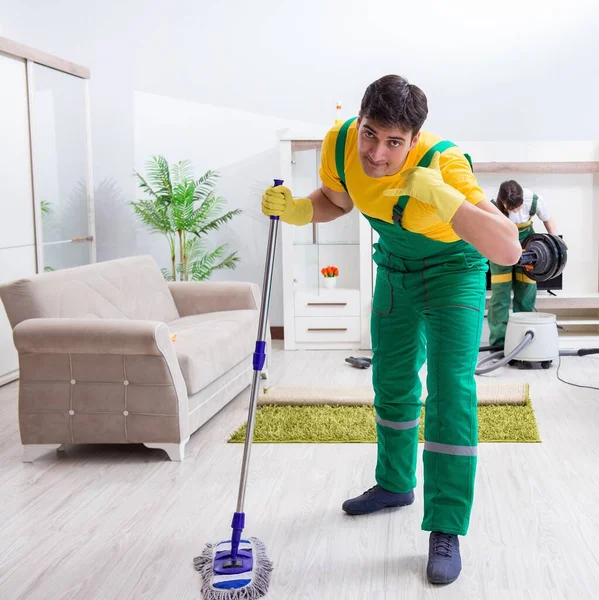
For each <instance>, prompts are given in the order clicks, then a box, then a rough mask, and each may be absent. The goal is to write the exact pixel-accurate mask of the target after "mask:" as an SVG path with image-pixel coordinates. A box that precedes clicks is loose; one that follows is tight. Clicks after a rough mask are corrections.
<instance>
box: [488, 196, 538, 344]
mask: <svg viewBox="0 0 599 600" xmlns="http://www.w3.org/2000/svg"><path fill="white" fill-rule="evenodd" d="M537 200H538V198H537V196H536V195H534V196H533V197H532V205H531V208H530V219H529V220H528V221H527V222H526V223H522V224H519V225H518V230H519V235H520V243H521V244H522V243H524V240H525V239H526V238H527V237H528V236H529V235H532V234H533V233H534V228H533V226H532V220H533V217H534V216H535V214H536V212H537ZM493 203H494V202H493ZM494 204H495V203H494ZM490 266H491V292H492V295H491V301H490V302H489V332H490V335H489V344H491V345H492V346H503V344H504V342H505V331H506V329H507V322H508V319H509V313H510V301H511V296H512V288H513V290H514V312H533V311H534V309H535V302H536V299H537V283H536V281H534V280H533V279H531V278H530V277H528V276H527V275H526V269H525V268H523V267H516V266H509V267H505V266H502V265H497V264H495V263H493V262H490Z"/></svg>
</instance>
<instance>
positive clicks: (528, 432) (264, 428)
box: [229, 399, 541, 444]
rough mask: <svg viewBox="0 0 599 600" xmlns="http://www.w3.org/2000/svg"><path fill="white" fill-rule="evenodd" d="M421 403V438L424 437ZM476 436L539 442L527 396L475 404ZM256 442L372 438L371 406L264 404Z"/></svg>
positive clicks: (236, 436)
mask: <svg viewBox="0 0 599 600" xmlns="http://www.w3.org/2000/svg"><path fill="white" fill-rule="evenodd" d="M425 410H426V408H423V409H422V415H421V420H420V431H419V441H420V442H423V441H424V414H425ZM246 425H247V424H244V425H242V426H241V427H240V428H239V429H238V430H237V431H235V433H233V435H232V436H231V437H230V439H229V442H230V443H243V442H244V441H245V432H246ZM478 435H479V442H481V443H482V442H516V443H524V442H540V441H541V439H540V438H539V431H538V429H537V422H536V420H535V416H534V411H533V409H532V405H531V403H530V400H529V399H528V400H527V401H526V404H523V405H483V406H479V407H478ZM254 442H255V443H258V444H259V443H263V444H277V443H278V444H289V443H318V444H326V443H330V444H342V443H344V444H352V443H353V444H355V443H365V444H374V443H376V426H375V420H374V408H373V407H372V406H347V405H343V406H340V405H312V406H278V405H264V406H260V407H258V410H257V412H256V427H255V430H254Z"/></svg>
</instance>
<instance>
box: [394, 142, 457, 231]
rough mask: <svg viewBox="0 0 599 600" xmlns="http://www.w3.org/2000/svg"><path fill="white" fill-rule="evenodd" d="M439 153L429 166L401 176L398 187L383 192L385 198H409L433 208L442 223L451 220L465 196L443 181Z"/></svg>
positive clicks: (407, 171)
mask: <svg viewBox="0 0 599 600" xmlns="http://www.w3.org/2000/svg"><path fill="white" fill-rule="evenodd" d="M439 156H440V155H439V153H438V152H435V154H434V155H433V159H432V160H431V164H430V166H429V167H428V168H426V167H411V168H409V169H406V170H405V171H404V172H403V173H402V174H401V182H400V184H399V185H400V187H399V188H397V189H393V190H385V192H384V195H385V196H411V197H412V198H416V200H420V202H426V204H430V205H432V206H434V207H435V210H436V211H437V216H438V217H439V218H440V219H441V221H443V222H444V223H449V222H451V220H452V219H453V216H454V215H455V213H456V211H457V210H458V208H460V206H461V205H462V202H464V200H466V196H464V194H462V193H461V192H459V191H458V190H456V189H455V188H453V187H451V186H450V185H449V184H447V183H445V182H444V181H443V176H442V175H441V169H440V167H439Z"/></svg>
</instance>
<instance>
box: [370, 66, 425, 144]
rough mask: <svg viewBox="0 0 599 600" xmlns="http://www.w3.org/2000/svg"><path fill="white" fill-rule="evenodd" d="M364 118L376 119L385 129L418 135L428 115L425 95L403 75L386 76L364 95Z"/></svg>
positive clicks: (378, 80) (375, 82)
mask: <svg viewBox="0 0 599 600" xmlns="http://www.w3.org/2000/svg"><path fill="white" fill-rule="evenodd" d="M360 114H361V116H362V118H367V119H372V120H373V121H375V122H376V123H377V124H378V125H380V126H381V127H398V126H399V127H401V128H402V129H404V130H407V131H411V132H412V136H414V135H416V134H417V133H418V132H419V131H420V129H421V127H422V124H423V123H424V121H425V120H426V117H427V115H428V103H427V101H426V96H425V95H424V92H423V91H422V90H421V89H420V88H419V87H416V86H415V85H412V84H410V83H408V81H407V80H406V79H404V78H403V77H401V76H399V75H385V76H384V77H381V78H380V79H377V80H376V81H374V82H373V83H371V84H370V85H369V86H368V87H367V88H366V91H365V92H364V96H363V98H362V106H361V109H360Z"/></svg>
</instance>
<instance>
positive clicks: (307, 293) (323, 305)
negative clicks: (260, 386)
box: [280, 132, 372, 350]
mask: <svg viewBox="0 0 599 600" xmlns="http://www.w3.org/2000/svg"><path fill="white" fill-rule="evenodd" d="M324 133H326V132H323V136H324ZM320 142H322V137H321V139H320ZM280 156H281V177H282V179H283V180H284V182H285V185H286V186H287V187H289V188H290V189H291V190H292V193H293V194H294V196H295V197H305V196H306V195H308V194H309V193H311V192H312V191H313V190H315V189H316V188H317V187H318V186H319V185H320V180H319V178H318V166H319V162H320V145H318V147H306V148H304V147H299V148H298V147H296V145H295V141H294V138H293V137H292V136H281V138H280ZM281 248H282V259H283V312H284V347H285V349H286V350H315V349H333V350H358V349H361V350H369V349H370V311H371V304H372V229H371V227H370V225H369V223H368V221H367V220H366V219H365V218H364V217H363V216H362V215H361V214H360V213H359V212H358V211H357V210H353V211H352V212H351V213H349V214H347V215H344V216H343V217H340V218H339V219H336V220H335V221H332V222H330V223H319V224H311V225H306V226H304V227H295V226H292V225H288V224H286V223H281ZM329 265H334V266H336V267H338V268H339V277H338V278H337V286H336V287H335V288H334V289H327V288H325V286H324V277H323V276H322V275H321V273H320V269H321V268H323V267H326V266H329Z"/></svg>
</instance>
